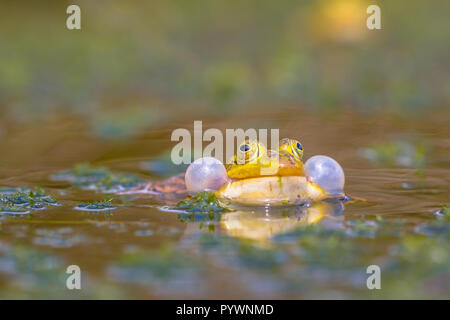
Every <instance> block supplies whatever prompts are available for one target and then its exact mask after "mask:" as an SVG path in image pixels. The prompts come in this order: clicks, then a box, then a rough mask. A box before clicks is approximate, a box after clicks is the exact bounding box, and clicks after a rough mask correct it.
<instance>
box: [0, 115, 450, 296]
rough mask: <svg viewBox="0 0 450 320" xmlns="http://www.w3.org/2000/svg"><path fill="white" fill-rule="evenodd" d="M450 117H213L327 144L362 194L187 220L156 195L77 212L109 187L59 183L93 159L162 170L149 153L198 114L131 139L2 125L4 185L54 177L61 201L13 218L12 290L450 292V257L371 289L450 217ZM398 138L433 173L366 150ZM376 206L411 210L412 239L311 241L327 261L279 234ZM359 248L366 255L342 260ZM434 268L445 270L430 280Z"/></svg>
mask: <svg viewBox="0 0 450 320" xmlns="http://www.w3.org/2000/svg"><path fill="white" fill-rule="evenodd" d="M449 118H450V117H449V113H448V112H447V113H441V114H434V115H432V116H430V115H427V116H426V117H424V116H422V117H420V116H416V117H411V118H408V119H404V118H398V117H396V116H394V115H391V116H387V115H383V116H364V115H358V114H355V113H353V112H352V111H347V112H344V113H341V114H333V115H329V116H327V117H319V116H317V115H314V114H309V113H306V112H301V111H299V110H296V109H294V110H287V111H282V112H281V111H280V112H270V113H263V114H261V113H260V114H258V116H255V115H254V114H252V113H250V114H238V115H234V116H228V117H224V118H222V119H217V118H211V119H209V120H207V119H202V120H203V126H204V129H206V128H210V127H214V128H219V129H225V128H239V127H242V128H251V127H253V128H280V136H281V137H284V136H288V137H296V138H298V139H300V140H301V141H302V142H303V145H304V148H305V155H304V157H305V159H307V158H309V157H311V156H313V155H316V154H326V155H329V156H331V157H333V158H334V159H336V160H337V161H338V162H339V163H340V164H341V165H342V167H343V168H344V171H345V174H346V187H345V190H346V192H347V193H348V194H349V195H350V196H351V197H352V198H353V199H354V201H351V202H347V203H344V204H341V203H339V204H319V205H315V206H312V207H311V208H289V209H286V210H284V211H282V210H275V209H267V210H266V209H254V208H252V209H243V210H238V211H237V212H231V213H227V214H223V215H222V216H221V217H220V218H217V219H216V220H214V221H202V222H198V221H197V222H185V221H183V220H182V219H180V216H179V215H178V214H177V213H176V212H170V210H162V209H161V206H162V205H165V204H164V203H159V202H158V201H156V200H155V199H152V198H151V197H150V196H146V197H137V198H136V197H127V198H125V197H118V196H113V197H114V200H113V201H114V203H115V204H116V205H117V206H118V209H116V210H113V211H111V212H110V213H106V214H105V213H101V212H100V213H93V212H83V211H77V210H74V209H73V208H74V207H75V206H77V205H78V204H80V203H82V202H86V201H92V200H101V199H104V198H105V197H106V195H104V194H101V193H99V192H95V191H89V190H82V189H80V188H76V187H74V186H72V185H71V184H70V183H68V182H64V181H54V180H52V179H50V176H51V175H52V174H54V173H56V172H60V171H64V170H68V169H71V168H72V167H73V166H74V165H75V164H77V163H80V162H89V163H91V164H94V165H102V166H106V167H108V168H110V169H112V170H114V171H116V172H127V173H133V174H137V175H139V176H140V177H141V178H142V179H144V180H157V179H161V177H160V176H157V175H155V174H152V173H151V172H149V171H148V170H147V169H146V167H145V166H144V165H143V163H144V162H146V161H149V160H152V159H156V158H157V157H158V156H159V155H160V154H161V153H163V152H164V151H166V150H168V149H170V148H171V147H172V146H173V145H174V143H172V142H171V141H170V135H171V132H172V130H173V129H175V128H187V129H189V130H191V129H192V127H193V120H194V118H186V117H184V118H182V117H179V119H177V120H174V121H172V122H171V123H163V124H162V125H161V127H158V128H155V129H152V130H147V131H146V132H144V133H143V134H141V135H139V136H137V137H133V138H129V139H124V140H121V141H116V140H114V141H109V140H102V139H99V138H95V137H94V136H93V135H92V128H91V127H90V123H87V122H86V121H84V120H83V119H82V118H78V117H63V116H55V118H54V119H50V120H46V121H39V122H34V123H33V124H30V123H14V124H8V123H2V124H0V128H1V133H0V149H1V150H2V154H1V156H0V186H9V187H21V186H28V187H34V186H38V185H40V186H42V187H43V188H44V189H45V191H46V192H47V193H49V194H51V195H52V197H53V198H54V199H56V200H57V201H58V202H59V203H60V204H61V205H60V206H55V207H49V208H48V209H45V210H42V211H39V210H37V211H34V212H33V214H32V215H31V216H30V215H18V216H15V215H0V253H1V254H2V256H1V257H0V297H2V298H11V297H23V298H79V297H83V298H355V297H375V298H376V297H388V298H392V297H394V298H396V297H398V298H402V297H425V298H428V297H442V296H447V297H449V291H450V290H449V283H448V280H449V271H448V260H447V259H448V255H444V258H443V259H444V260H445V261H440V264H439V263H438V264H437V268H441V269H440V271H439V272H440V273H438V275H437V276H436V275H435V274H434V272H435V271H429V270H430V269H428V267H424V268H423V269H412V271H411V270H410V269H408V270H406V271H405V272H404V273H402V272H400V273H399V274H400V276H399V277H397V280H396V281H397V282H395V286H394V285H392V286H391V287H390V288H391V290H390V291H386V290H387V289H385V291H383V290H380V291H381V292H382V293H380V292H377V293H374V291H369V290H368V289H367V288H366V286H365V279H366V275H365V268H366V267H367V266H368V265H369V264H372V263H375V264H377V263H380V264H382V265H383V263H386V264H387V265H389V264H390V263H391V262H392V261H394V262H392V263H394V264H395V263H396V261H397V260H396V259H397V258H395V254H393V253H392V250H394V251H395V248H396V245H397V244H398V243H400V242H401V241H403V239H404V238H405V237H408V236H411V235H415V233H414V232H413V230H414V228H415V227H417V226H419V225H421V224H423V223H427V222H430V221H433V220H434V219H436V217H435V215H433V212H435V211H437V210H438V209H439V208H440V207H442V205H444V204H447V203H449V202H450V199H449V194H450V153H449V148H450V135H449V133H450V129H449V128H450V127H449V120H448V119H449ZM396 137H408V138H409V139H413V141H421V142H422V143H424V144H425V145H426V146H427V148H428V151H427V164H426V167H425V169H424V172H425V175H424V178H423V179H420V178H418V175H417V170H416V169H415V168H410V167H399V166H390V167H387V166H386V165H384V164H374V163H371V162H369V161H368V160H367V159H365V158H363V157H362V156H361V152H360V150H361V148H363V147H367V146H369V145H371V144H373V143H377V142H383V141H391V140H392V139H394V138H396ZM376 216H381V217H384V218H385V219H387V220H388V221H396V220H397V219H401V220H403V221H404V222H405V225H404V226H403V227H401V231H402V232H405V235H402V236H400V237H394V238H389V237H388V238H387V239H386V238H382V239H381V238H380V239H378V238H377V237H375V238H373V237H368V238H364V239H362V240H357V241H358V242H360V243H359V244H358V245H361V244H362V245H363V251H364V246H365V245H367V248H370V250H369V249H367V250H368V253H367V252H366V253H361V254H360V253H359V251H358V250H361V247H360V246H354V245H353V244H351V245H349V247H348V248H341V247H339V244H332V245H333V246H334V245H336V249H333V248H334V247H333V246H331V247H330V245H331V244H330V243H328V242H326V241H328V240H326V239H327V238H323V239H322V238H321V236H320V235H319V236H317V237H316V238H313V240H311V241H314V243H313V245H314V246H315V247H314V248H316V249H314V250H316V252H322V253H323V255H325V256H323V257H322V256H320V255H319V256H320V259H322V260H320V259H319V258H317V257H316V258H314V259H313V260H314V264H313V263H312V262H310V261H309V260H308V257H305V255H303V253H302V252H301V251H302V245H301V243H300V242H299V240H298V239H297V238H295V237H294V238H293V239H291V238H289V237H287V240H280V239H283V238H279V237H278V238H277V237H276V236H277V235H278V236H280V234H283V233H286V232H290V231H292V230H295V228H296V227H298V226H299V225H305V224H307V223H313V222H316V223H317V224H319V225H321V224H322V225H326V226H330V225H331V226H334V228H337V229H342V228H343V227H342V226H343V223H345V222H346V221H354V220H364V219H367V221H373V220H374V218H375V217H376ZM219 219H220V220H221V221H218V220H219ZM273 237H275V239H278V240H275V241H274V240H271V239H272V238H273ZM421 239H422V238H421ZM322 241H323V243H326V247H324V248H323V247H321V243H322ZM437 248H439V246H438V247H437ZM321 250H322V251H321ZM436 250H437V249H436ZM334 254H337V255H338V256H337V257H334V256H333V255H334ZM342 254H343V255H342ZM347 254H348V255H350V258H349V259H350V260H352V259H354V261H356V262H355V263H354V264H351V265H348V266H347V265H346V264H345V261H344V262H342V261H341V260H340V259H345V257H346V256H347ZM355 256H357V258H355ZM441 256H442V254H441ZM359 257H363V258H361V259H362V260H358V259H359ZM318 259H319V260H320V261H321V262H320V263H319V262H317V261H319V260H318ZM390 259H392V261H391V260H390ZM311 261H312V260H311ZM352 261H353V260H352ZM335 262H336V264H335ZM358 263H360V265H359V266H358ZM71 264H76V265H79V266H80V268H81V270H82V290H72V291H70V290H67V289H66V288H65V278H66V276H67V275H66V274H65V268H66V267H67V266H68V265H71ZM405 268H409V267H408V266H407V267H405ZM417 268H418V267H417ZM427 270H428V271H427ZM433 270H434V269H433ZM427 272H433V276H436V277H435V278H432V279H431V280H430V279H428V278H427ZM402 274H403V275H404V277H405V278H404V279H403V278H402V276H401V275H402ZM393 275H394V276H395V273H393ZM411 275H412V277H416V276H417V277H419V279H422V278H423V279H425V278H426V285H425V287H426V288H427V289H423V287H420V288H418V287H417V286H416V284H411V278H409V277H410V276H411ZM383 279H384V278H383ZM386 279H387V278H386ZM402 280H404V281H402ZM386 281H388V280H386ZM408 283H409V284H408ZM383 284H385V285H386V286H388V287H389V284H388V283H387V282H386V283H383ZM410 285H411V286H412V287H409V286H410Z"/></svg>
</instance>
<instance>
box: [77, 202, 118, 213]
mask: <svg viewBox="0 0 450 320" xmlns="http://www.w3.org/2000/svg"><path fill="white" fill-rule="evenodd" d="M112 201H113V199H106V200H102V201H95V202H89V203H82V204H79V205H78V206H76V207H75V209H76V210H81V211H110V210H115V209H117V207H115V206H114V205H113V204H112Z"/></svg>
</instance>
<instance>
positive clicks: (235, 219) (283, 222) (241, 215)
mask: <svg viewBox="0 0 450 320" xmlns="http://www.w3.org/2000/svg"><path fill="white" fill-rule="evenodd" d="M234 209H236V211H233V212H228V213H223V214H221V216H220V218H219V220H218V222H217V224H216V223H214V224H216V228H215V231H217V232H219V233H224V234H226V235H229V236H232V237H235V238H240V239H250V240H256V241H265V240H268V239H270V238H272V237H274V236H276V235H279V234H283V233H289V232H290V231H293V230H295V228H297V227H300V226H307V225H312V224H315V223H318V222H319V221H324V220H328V219H332V220H335V219H339V216H342V214H343V212H344V204H343V202H342V201H339V200H332V201H320V202H316V203H314V204H313V205H311V206H310V207H306V206H290V207H238V206H236V207H235V208H234ZM208 230H209V229H208V228H205V222H204V221H196V222H195V221H194V222H189V223H188V224H187V225H186V229H185V232H184V235H185V236H186V237H188V238H189V237H191V236H193V235H196V234H198V233H203V232H209V231H208Z"/></svg>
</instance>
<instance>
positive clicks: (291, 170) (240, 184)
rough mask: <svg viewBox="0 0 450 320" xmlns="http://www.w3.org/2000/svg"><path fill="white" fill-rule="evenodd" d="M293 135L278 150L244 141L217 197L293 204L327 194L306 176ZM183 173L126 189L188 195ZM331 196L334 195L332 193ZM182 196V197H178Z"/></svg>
mask: <svg viewBox="0 0 450 320" xmlns="http://www.w3.org/2000/svg"><path fill="white" fill-rule="evenodd" d="M298 145H300V146H301V144H300V142H298V141H297V140H294V139H282V140H281V141H280V148H279V150H276V151H274V150H266V149H265V148H264V146H262V145H261V144H259V143H258V142H256V141H245V142H244V143H243V144H242V145H240V146H239V152H238V154H236V155H235V156H234V157H233V158H232V159H230V160H229V161H227V164H226V169H227V175H228V180H227V182H226V183H225V184H224V185H223V186H222V187H221V188H220V189H218V190H216V191H215V194H216V196H217V197H218V198H219V200H222V201H225V202H231V203H238V204H244V205H258V206H259V205H293V204H299V203H305V202H314V201H318V200H323V199H326V198H330V197H331V195H330V194H328V193H327V192H326V191H325V190H324V189H322V188H321V187H320V186H319V185H318V184H316V183H314V182H311V181H309V179H308V178H307V177H306V176H305V173H304V166H303V162H302V161H301V158H302V155H303V148H298V147H297V146H298ZM184 178H185V177H184V173H183V174H180V175H177V176H174V177H172V178H169V179H167V180H164V181H161V182H159V183H156V184H148V185H146V186H144V188H140V189H139V190H131V191H129V192H127V193H150V194H154V195H160V196H162V198H163V200H165V201H166V202H167V201H170V200H175V199H180V198H182V197H185V196H187V195H188V191H187V190H186V185H185V182H184ZM333 197H337V196H336V195H334V196H333ZM180 200H181V199H180Z"/></svg>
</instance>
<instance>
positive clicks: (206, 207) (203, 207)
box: [177, 191, 229, 213]
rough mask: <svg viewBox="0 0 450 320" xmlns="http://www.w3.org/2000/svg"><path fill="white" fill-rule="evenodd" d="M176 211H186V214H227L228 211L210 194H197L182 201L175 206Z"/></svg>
mask: <svg viewBox="0 0 450 320" xmlns="http://www.w3.org/2000/svg"><path fill="white" fill-rule="evenodd" d="M177 208H178V209H183V210H186V211H187V212H202V213H215V212H227V211H229V210H228V209H227V208H226V207H224V206H223V205H222V204H221V203H220V201H219V200H218V199H217V197H216V195H215V194H214V193H212V192H207V191H204V192H199V193H198V194H196V195H195V196H192V197H189V198H188V199H186V200H182V201H180V202H178V204H177Z"/></svg>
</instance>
